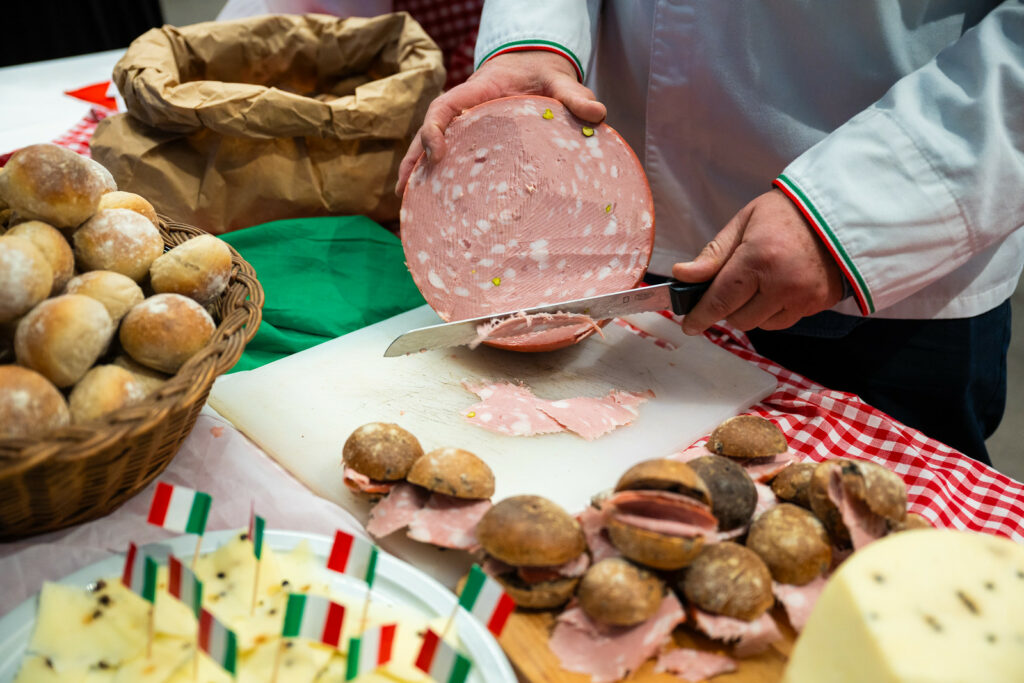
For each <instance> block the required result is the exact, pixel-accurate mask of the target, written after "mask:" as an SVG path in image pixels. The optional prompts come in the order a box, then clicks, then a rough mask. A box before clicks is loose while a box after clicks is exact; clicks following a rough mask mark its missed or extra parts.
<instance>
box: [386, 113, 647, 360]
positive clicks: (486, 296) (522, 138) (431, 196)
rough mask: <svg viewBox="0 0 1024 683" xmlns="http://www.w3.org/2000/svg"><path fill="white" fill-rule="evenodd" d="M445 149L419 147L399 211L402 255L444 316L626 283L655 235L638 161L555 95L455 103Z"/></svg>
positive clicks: (567, 333)
mask: <svg viewBox="0 0 1024 683" xmlns="http://www.w3.org/2000/svg"><path fill="white" fill-rule="evenodd" d="M445 141H446V143H447V145H448V150H447V153H446V154H445V156H444V157H443V158H442V159H440V160H438V161H437V162H435V163H427V162H425V160H424V159H423V158H422V157H421V159H420V161H419V162H418V164H417V166H416V167H415V168H414V169H413V172H412V175H411V177H410V179H409V183H408V185H407V186H406V190H405V196H404V198H403V201H402V209H401V236H402V246H403V249H404V250H405V259H406V262H407V263H408V265H409V271H410V273H412V277H413V280H414V281H415V283H416V286H417V287H419V290H420V292H421V293H422V294H423V297H424V299H426V301H427V303H428V304H430V306H431V308H433V309H434V310H435V311H437V313H438V315H440V316H441V318H442V319H444V320H448V321H450V320H465V319H467V318H474V317H477V316H481V315H487V314H493V313H504V312H506V311H516V310H519V309H523V308H529V307H532V306H538V305H541V304H551V303H556V302H559V301H567V300H570V299H579V298H583V297H587V296H594V295H596V294H601V293H607V292H615V291H619V290H623V289H629V288H631V287H634V286H636V285H637V283H638V282H639V281H640V279H641V278H642V277H643V274H644V271H645V270H646V268H647V263H648V261H649V260H650V256H651V249H652V247H653V240H654V204H653V201H652V199H651V191H650V186H649V185H648V183H647V179H646V177H645V175H644V171H643V168H642V167H641V166H640V162H639V161H638V160H637V157H636V155H635V154H634V153H633V150H631V149H630V148H629V145H627V144H626V142H625V141H624V140H623V139H622V138H621V137H620V136H619V135H618V133H616V132H615V131H614V130H613V129H612V128H611V127H609V126H608V125H607V124H603V123H602V124H600V125H594V124H589V123H586V122H584V121H581V120H580V119H577V118H575V117H574V116H572V114H570V113H569V111H568V110H567V109H566V108H565V106H564V105H562V104H561V103H560V102H558V101H557V100H554V99H551V98H546V97H540V96H535V95H519V96H514V97H506V98H502V99H497V100H492V101H489V102H486V103H484V104H481V105H478V106H476V107H473V108H472V109H469V110H468V111H465V112H463V113H462V114H461V115H459V116H457V117H456V118H455V119H453V120H452V122H451V124H450V125H449V126H448V128H447V130H446V131H445ZM594 329H595V327H594V324H593V321H589V322H587V321H584V322H581V323H580V324H578V325H568V326H565V327H561V328H558V329H554V330H545V331H543V332H538V333H536V334H525V335H521V336H517V337H514V338H509V339H501V340H498V341H491V342H487V343H488V344H491V345H493V346H499V347H502V348H510V349H515V350H521V351H541V350H551V349H556V348H562V347H565V346H568V345H571V344H573V343H576V342H577V341H579V340H580V339H582V338H584V337H586V336H589V335H590V334H592V333H593V331H594Z"/></svg>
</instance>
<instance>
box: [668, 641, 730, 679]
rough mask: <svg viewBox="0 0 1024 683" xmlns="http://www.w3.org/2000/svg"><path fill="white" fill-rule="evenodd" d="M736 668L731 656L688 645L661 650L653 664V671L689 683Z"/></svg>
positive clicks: (726, 672)
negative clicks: (665, 650) (696, 648)
mask: <svg viewBox="0 0 1024 683" xmlns="http://www.w3.org/2000/svg"><path fill="white" fill-rule="evenodd" d="M738 668H739V665H738V664H736V660H735V659H733V658H732V657H727V656H725V655H720V654H717V653H715V652H705V651H704V650H694V649H693V648H689V647H680V648H676V649H675V650H669V651H668V652H663V653H662V654H660V655H659V656H658V662H657V663H656V664H655V665H654V671H655V673H670V674H674V675H676V676H678V677H680V678H682V679H683V680H685V681H690V682H691V683H699V681H703V680H707V679H709V678H713V677H715V676H718V675H720V674H728V673H732V672H733V671H736V670H737V669H738Z"/></svg>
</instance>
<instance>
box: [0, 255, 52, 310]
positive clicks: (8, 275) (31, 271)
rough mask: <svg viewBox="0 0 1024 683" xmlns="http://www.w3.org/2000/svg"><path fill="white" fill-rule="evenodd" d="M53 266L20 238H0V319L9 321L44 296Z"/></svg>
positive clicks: (47, 292) (47, 289)
mask: <svg viewBox="0 0 1024 683" xmlns="http://www.w3.org/2000/svg"><path fill="white" fill-rule="evenodd" d="M52 284H53V268H51V267H50V262H49V261H47V260H46V256H45V255H44V254H43V252H41V251H39V248H38V247H36V245H34V244H32V242H30V241H29V240H27V239H25V238H24V237H18V236H13V237H12V236H9V235H4V236H2V237H0V322H10V321H12V320H14V319H15V318H17V317H18V316H20V315H22V314H24V313H25V312H27V311H28V310H29V309H31V308H32V307H33V306H35V305H36V304H37V303H39V302H40V301H42V300H43V299H45V298H46V296H47V295H48V294H49V293H50V286H51V285H52Z"/></svg>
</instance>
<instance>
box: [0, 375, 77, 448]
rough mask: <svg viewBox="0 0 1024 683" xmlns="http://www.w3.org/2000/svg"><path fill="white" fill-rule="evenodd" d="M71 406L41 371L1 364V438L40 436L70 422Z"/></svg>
mask: <svg viewBox="0 0 1024 683" xmlns="http://www.w3.org/2000/svg"><path fill="white" fill-rule="evenodd" d="M68 419H69V414H68V404H67V402H66V401H65V400H64V396H62V395H61V393H60V392H59V391H57V387H55V386H53V384H52V383H51V382H50V381H49V380H48V379H46V378H45V377H43V376H42V375H40V374H39V373H38V372H35V371H33V370H29V369H28V368H23V367H19V366H17V365H0V439H8V438H16V437H27V436H41V435H43V434H45V433H47V432H49V431H50V430H52V429H56V428H58V427H63V426H64V425H66V424H67V423H68Z"/></svg>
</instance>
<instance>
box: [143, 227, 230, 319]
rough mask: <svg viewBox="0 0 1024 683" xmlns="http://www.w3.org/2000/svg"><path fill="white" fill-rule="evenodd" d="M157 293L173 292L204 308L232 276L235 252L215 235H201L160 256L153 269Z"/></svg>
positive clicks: (151, 280)
mask: <svg viewBox="0 0 1024 683" xmlns="http://www.w3.org/2000/svg"><path fill="white" fill-rule="evenodd" d="M149 277H150V283H151V284H152V285H153V291H154V292H160V293H164V292H172V293H174V294H183V295H185V296H187V297H189V298H191V299H195V300H196V301H198V302H199V303H201V304H203V305H204V306H205V305H206V304H208V303H210V302H211V301H213V300H214V299H216V298H217V297H218V296H219V295H220V293H221V292H223V291H224V289H225V288H226V287H227V286H228V279H229V278H230V277H231V250H230V249H228V245H227V244H225V243H224V242H222V241H221V240H219V239H217V238H216V237H214V236H213V235H200V236H198V237H193V238H192V239H190V240H188V241H186V242H183V243H182V244H179V245H178V246H176V247H174V248H173V249H171V250H170V251H168V252H167V253H166V254H163V255H162V256H160V257H158V258H157V259H156V260H155V261H153V265H151V266H150V267H149Z"/></svg>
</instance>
